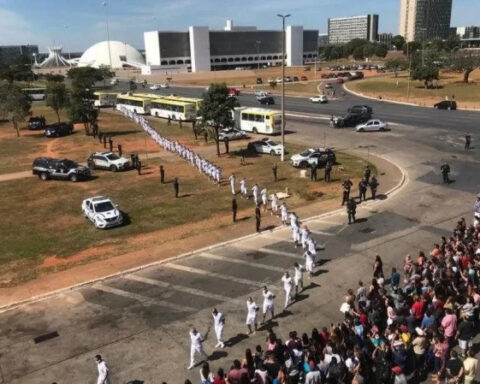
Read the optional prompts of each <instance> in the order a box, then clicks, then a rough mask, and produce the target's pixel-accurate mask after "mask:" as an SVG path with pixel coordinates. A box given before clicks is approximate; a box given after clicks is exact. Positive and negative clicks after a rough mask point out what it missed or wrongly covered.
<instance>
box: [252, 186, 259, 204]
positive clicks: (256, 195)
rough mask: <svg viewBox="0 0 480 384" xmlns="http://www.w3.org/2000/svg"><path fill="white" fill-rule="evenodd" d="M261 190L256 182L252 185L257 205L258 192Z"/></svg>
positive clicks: (254, 200)
mask: <svg viewBox="0 0 480 384" xmlns="http://www.w3.org/2000/svg"><path fill="white" fill-rule="evenodd" d="M259 191H260V188H259V187H258V185H257V184H254V185H253V187H252V195H253V202H254V203H255V205H258V192H259Z"/></svg>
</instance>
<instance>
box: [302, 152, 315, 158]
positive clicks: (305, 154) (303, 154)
mask: <svg viewBox="0 0 480 384" xmlns="http://www.w3.org/2000/svg"><path fill="white" fill-rule="evenodd" d="M310 153H312V152H311V151H305V152H302V153H301V154H300V156H303V157H306V156H310Z"/></svg>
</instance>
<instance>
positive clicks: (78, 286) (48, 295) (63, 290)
mask: <svg viewBox="0 0 480 384" xmlns="http://www.w3.org/2000/svg"><path fill="white" fill-rule="evenodd" d="M373 156H376V157H378V158H380V159H383V160H385V161H387V162H389V163H391V164H393V165H394V166H395V167H397V168H398V169H399V170H400V173H401V178H400V181H399V182H398V183H397V185H395V186H394V187H393V188H391V189H390V190H389V191H387V192H385V195H387V196H390V195H394V194H396V192H398V191H399V190H400V189H401V188H402V187H403V186H404V185H405V183H406V182H407V180H408V178H407V174H406V172H405V170H404V169H403V168H402V167H400V166H399V165H398V164H395V163H393V162H392V161H391V160H389V159H387V158H386V157H384V156H382V155H376V154H373ZM380 203H382V200H370V201H368V202H366V203H364V204H363V205H362V206H363V207H365V206H371V205H378V204H380ZM341 212H344V209H342V208H339V209H336V210H333V211H329V212H325V213H322V214H320V215H316V216H311V217H308V218H306V219H303V220H302V222H304V223H308V222H311V221H314V220H318V219H322V218H326V217H330V216H334V215H336V214H339V213H341ZM285 228H286V227H284V226H283V225H280V226H277V227H274V228H273V229H271V230H270V231H268V233H273V232H277V231H280V230H282V229H285ZM261 235H262V234H261V233H260V234H259V233H252V234H249V235H245V236H242V237H238V238H235V239H231V240H227V241H224V242H221V243H216V244H212V245H209V246H207V247H203V248H200V249H195V250H193V251H189V252H185V253H182V254H180V255H176V256H172V257H169V258H167V259H164V260H158V261H154V262H151V263H148V264H144V265H141V266H138V267H133V268H130V269H126V270H124V271H120V272H115V273H112V274H109V275H106V276H103V277H99V278H96V279H92V280H87V281H84V282H81V283H78V284H74V285H71V286H69V287H65V288H61V289H57V290H55V291H51V292H48V293H45V294H41V295H38V296H33V297H30V298H28V299H24V300H20V301H17V302H14V303H10V304H7V305H4V306H0V313H4V312H7V311H10V310H13V309H15V308H18V307H20V306H22V305H26V304H32V303H37V302H40V301H44V300H47V299H49V298H52V297H54V296H57V295H60V294H64V293H69V292H73V291H77V290H79V289H81V288H83V287H85V286H87V285H93V284H95V283H98V282H102V281H106V280H109V279H112V278H115V277H119V276H124V275H128V274H131V273H135V272H138V271H142V270H144V269H147V268H150V267H155V266H160V265H162V264H166V263H170V262H172V261H175V260H178V259H183V258H185V257H189V256H193V255H194V254H197V253H201V252H206V251H210V250H212V249H215V248H220V247H224V246H226V245H230V244H233V243H236V242H239V241H244V240H249V239H253V238H255V237H258V236H261Z"/></svg>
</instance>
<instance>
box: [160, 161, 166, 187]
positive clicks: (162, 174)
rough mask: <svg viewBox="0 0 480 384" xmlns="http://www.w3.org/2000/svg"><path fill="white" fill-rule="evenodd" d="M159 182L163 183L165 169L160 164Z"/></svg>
mask: <svg viewBox="0 0 480 384" xmlns="http://www.w3.org/2000/svg"><path fill="white" fill-rule="evenodd" d="M160 183H162V184H165V169H164V168H163V165H160Z"/></svg>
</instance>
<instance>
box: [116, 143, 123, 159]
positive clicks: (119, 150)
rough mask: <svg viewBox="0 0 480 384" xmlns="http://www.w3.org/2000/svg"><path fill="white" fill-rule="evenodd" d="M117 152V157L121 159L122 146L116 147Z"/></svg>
mask: <svg viewBox="0 0 480 384" xmlns="http://www.w3.org/2000/svg"><path fill="white" fill-rule="evenodd" d="M117 150H118V156H120V157H122V155H123V150H122V144H118V145H117Z"/></svg>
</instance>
